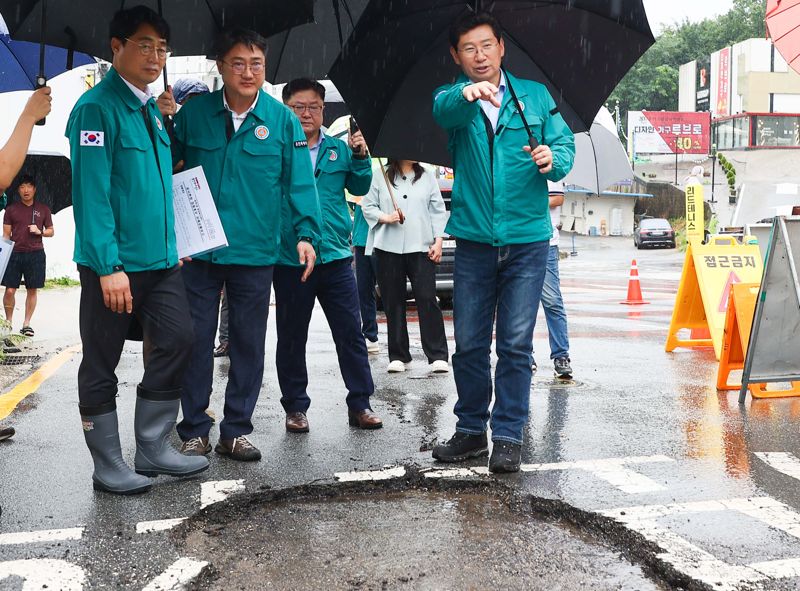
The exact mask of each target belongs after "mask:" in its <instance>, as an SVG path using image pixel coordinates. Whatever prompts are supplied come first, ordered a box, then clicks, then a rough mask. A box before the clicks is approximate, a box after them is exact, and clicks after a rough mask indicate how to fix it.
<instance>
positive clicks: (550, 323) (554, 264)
mask: <svg viewBox="0 0 800 591" xmlns="http://www.w3.org/2000/svg"><path fill="white" fill-rule="evenodd" d="M542 308H544V317H545V320H547V333H548V336H549V338H550V359H558V358H559V357H569V337H568V336H567V313H566V311H565V310H564V299H563V298H562V297H561V285H560V279H559V277H558V246H557V245H553V246H551V247H550V251H549V253H548V255H547V273H546V274H545V276H544V286H543V287H542Z"/></svg>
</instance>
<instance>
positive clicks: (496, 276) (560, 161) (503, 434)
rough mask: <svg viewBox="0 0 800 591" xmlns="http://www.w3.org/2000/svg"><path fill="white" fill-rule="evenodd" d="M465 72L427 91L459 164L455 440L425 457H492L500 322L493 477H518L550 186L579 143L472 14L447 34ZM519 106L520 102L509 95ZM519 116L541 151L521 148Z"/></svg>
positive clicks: (548, 230)
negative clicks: (493, 357) (507, 63)
mask: <svg viewBox="0 0 800 591" xmlns="http://www.w3.org/2000/svg"><path fill="white" fill-rule="evenodd" d="M450 45H451V48H450V54H451V56H452V58H453V61H454V62H455V63H456V64H457V65H458V66H460V67H461V70H462V72H463V74H462V76H461V77H460V78H459V79H458V80H457V81H456V82H455V84H449V85H446V86H442V87H441V88H439V89H437V90H436V91H435V93H434V100H433V115H434V118H435V119H436V121H437V123H438V124H439V125H440V126H441V127H443V128H444V129H445V130H446V131H447V133H448V135H449V139H450V146H451V150H452V152H453V158H454V164H455V169H456V175H455V184H454V186H453V197H452V205H453V207H452V211H451V215H450V221H449V223H448V225H447V233H448V234H450V235H451V236H454V237H455V238H456V241H457V242H456V255H455V257H456V258H455V271H454V297H453V316H454V327H455V338H456V352H455V354H454V355H453V375H454V377H455V380H456V388H457V389H458V402H457V403H456V405H455V409H454V412H455V414H456V416H457V417H458V422H457V424H456V433H455V435H453V437H452V438H451V439H450V440H449V441H448V442H447V443H445V444H442V445H438V446H436V447H435V448H434V450H433V457H434V458H436V459H437V460H440V461H443V462H458V461H462V460H466V459H468V458H474V457H480V456H485V455H488V444H487V437H486V428H487V422H488V421H489V416H490V415H489V405H490V402H491V400H492V372H491V364H490V351H491V345H492V333H493V325H494V322H495V314H496V316H497V326H496V342H495V350H496V353H497V358H498V359H497V366H496V370H495V380H494V396H495V401H494V407H493V408H492V413H491V427H492V441H493V444H494V445H493V449H492V457H491V458H490V460H489V469H490V470H491V471H492V472H516V471H518V470H519V466H520V457H521V448H522V437H523V429H524V427H525V424H526V423H527V421H528V408H529V400H530V388H531V375H532V374H531V364H532V362H533V359H532V355H531V350H532V341H533V327H534V324H535V322H536V310H537V308H538V307H539V299H540V296H541V293H542V283H543V281H544V274H545V268H546V265H547V252H548V242H549V240H550V238H551V236H552V227H551V225H550V216H549V215H548V201H547V180H552V181H558V180H561V179H562V178H563V177H564V176H566V174H567V173H568V172H569V170H570V169H571V168H572V164H573V160H574V157H575V142H574V137H573V135H572V132H571V131H570V130H569V128H568V127H567V125H566V123H565V122H564V120H563V118H562V117H561V115H560V114H559V113H558V109H557V108H556V104H555V102H554V101H553V99H552V97H551V96H550V93H549V92H548V91H547V88H546V87H545V86H543V85H541V84H539V83H537V82H532V81H530V80H522V79H519V78H516V77H514V76H512V75H511V74H510V73H508V72H505V71H504V70H503V69H502V67H501V61H502V58H503V56H504V55H505V45H504V42H503V38H502V35H501V32H500V26H499V24H498V23H497V21H496V20H495V19H494V18H493V17H492V16H491V15H488V14H474V13H468V14H466V15H465V16H463V17H462V18H460V19H459V20H458V21H457V22H456V23H455V24H454V25H453V27H452V28H451V30H450ZM514 94H516V98H518V100H519V106H517V104H516V103H517V100H515V97H514V96H513V95H514ZM520 109H521V110H522V111H523V112H524V115H525V117H526V119H527V122H528V123H529V124H530V128H531V130H532V132H533V134H534V135H535V137H536V140H537V142H538V144H539V145H538V146H537V147H535V148H534V149H531V147H530V146H529V145H528V133H527V131H526V129H525V125H524V124H523V121H522V116H521V113H520V112H519V111H520Z"/></svg>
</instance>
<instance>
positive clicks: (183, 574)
mask: <svg viewBox="0 0 800 591" xmlns="http://www.w3.org/2000/svg"><path fill="white" fill-rule="evenodd" d="M207 566H208V563H207V562H205V561H200V560H192V559H191V558H181V559H179V560H176V561H175V562H174V563H173V564H172V566H170V567H169V568H168V569H167V570H165V571H164V572H163V573H162V574H160V575H158V576H157V577H156V578H155V579H153V580H152V581H150V584H149V585H147V586H146V587H145V588H144V589H142V591H182V590H183V589H186V586H187V585H188V584H189V583H191V582H192V581H193V580H194V579H196V578H197V577H198V576H199V575H200V573H202V572H203V569H205V568H206V567H207Z"/></svg>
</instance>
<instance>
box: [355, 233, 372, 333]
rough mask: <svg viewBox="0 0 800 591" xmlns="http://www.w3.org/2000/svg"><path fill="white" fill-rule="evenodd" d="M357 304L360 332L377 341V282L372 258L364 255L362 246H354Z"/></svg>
mask: <svg viewBox="0 0 800 591" xmlns="http://www.w3.org/2000/svg"><path fill="white" fill-rule="evenodd" d="M353 250H354V251H355V257H356V283H358V303H359V305H360V306H361V332H362V333H363V335H364V338H365V339H368V340H370V341H371V342H373V343H374V342H376V341H377V340H378V318H377V316H378V314H377V309H376V307H375V283H377V281H378V277H377V269H376V266H377V265H376V264H375V257H374V256H367V255H366V254H364V247H363V246H354V247H353Z"/></svg>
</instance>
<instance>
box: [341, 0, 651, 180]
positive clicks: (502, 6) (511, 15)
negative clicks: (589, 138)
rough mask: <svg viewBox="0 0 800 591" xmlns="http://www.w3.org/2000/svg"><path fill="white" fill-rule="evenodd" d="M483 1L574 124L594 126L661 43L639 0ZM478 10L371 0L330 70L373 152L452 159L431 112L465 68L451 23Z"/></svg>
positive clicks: (513, 58) (520, 69)
mask: <svg viewBox="0 0 800 591" xmlns="http://www.w3.org/2000/svg"><path fill="white" fill-rule="evenodd" d="M473 4H474V3H473ZM477 4H478V6H477V7H476V8H478V9H480V8H481V6H480V5H481V4H482V3H481V2H477ZM486 4H487V6H488V10H489V11H490V12H491V13H492V14H493V15H494V16H495V18H497V20H498V21H499V22H500V24H501V26H502V27H503V30H504V39H505V46H506V57H505V60H504V62H505V65H506V66H507V67H508V70H509V71H510V72H511V73H512V74H514V75H515V76H517V77H521V78H527V79H531V80H537V81H539V82H541V83H543V84H545V85H546V86H547V88H548V89H549V90H550V93H551V94H552V96H553V99H554V100H555V101H556V103H557V104H558V106H559V109H560V110H561V113H562V115H563V116H564V119H565V120H566V121H567V123H568V124H569V125H570V127H571V128H572V129H573V131H576V132H580V131H585V130H587V129H589V127H590V125H591V123H592V120H593V119H594V116H595V114H596V113H597V111H598V109H599V108H600V107H601V106H602V105H603V103H604V102H605V100H606V99H607V98H608V96H609V94H610V93H611V92H612V90H613V89H614V88H615V86H616V85H617V83H618V82H619V81H620V80H621V79H622V77H623V76H624V75H625V74H626V73H627V72H628V70H629V69H630V68H631V66H633V64H634V63H635V62H636V60H637V59H638V58H639V57H640V56H641V55H642V54H643V53H644V52H645V51H646V50H647V48H648V47H650V46H651V45H652V44H653V43H654V38H653V35H652V33H651V31H650V26H649V25H648V22H647V15H646V13H645V11H644V7H643V5H642V0H615V1H614V2H609V1H607V0H550V1H542V0H539V1H532V0H496V1H494V2H491V3H490V2H486ZM473 9H474V8H473V7H471V6H469V5H468V4H467V3H465V2H464V1H463V0H372V1H371V2H370V4H369V6H368V7H367V8H366V9H365V11H364V13H363V15H362V16H361V19H360V20H359V22H358V24H357V25H356V28H355V30H354V32H353V34H352V35H351V37H350V40H349V41H348V42H347V43H346V44H345V48H344V50H343V51H342V54H341V55H340V56H339V58H338V59H337V61H336V63H334V65H333V67H332V68H331V72H330V75H329V76H330V78H331V79H332V80H333V81H334V83H335V84H336V86H337V88H339V89H340V90H341V91H342V94H343V96H344V98H345V101H346V102H347V104H348V106H349V107H350V109H351V111H352V112H353V113H354V115H355V117H356V119H357V120H358V123H359V126H360V127H361V130H362V131H363V132H364V135H365V138H366V139H367V142H368V144H369V145H370V147H371V149H372V151H373V152H374V153H376V154H381V155H385V156H393V157H397V158H409V159H414V160H423V161H426V162H434V163H436V164H447V163H449V162H450V155H449V153H448V151H447V141H446V136H445V134H444V133H443V132H442V131H441V130H440V129H439V128H438V126H437V125H436V124H435V122H434V120H433V115H432V113H431V109H432V94H433V91H434V89H435V88H436V87H437V86H439V85H441V84H445V83H447V82H452V81H453V80H454V79H455V77H456V76H457V75H458V74H459V73H460V70H459V69H458V68H457V67H456V66H455V64H453V60H452V58H451V57H450V53H449V49H450V46H449V42H448V30H449V27H450V25H451V24H452V23H453V22H454V21H455V20H456V19H458V18H459V17H460V16H461V15H463V14H464V13H465V12H466V11H468V10H473Z"/></svg>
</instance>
